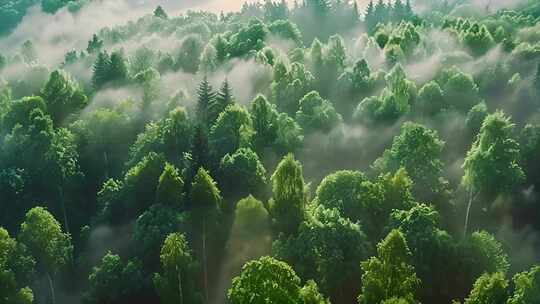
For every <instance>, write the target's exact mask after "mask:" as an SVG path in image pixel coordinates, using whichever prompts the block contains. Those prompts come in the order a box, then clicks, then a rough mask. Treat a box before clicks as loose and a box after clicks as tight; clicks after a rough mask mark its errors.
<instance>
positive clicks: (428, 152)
mask: <svg viewBox="0 0 540 304" xmlns="http://www.w3.org/2000/svg"><path fill="white" fill-rule="evenodd" d="M444 145H445V143H444V142H443V141H441V140H440V139H439V135H438V134H437V132H436V131H433V130H430V129H428V128H426V127H424V126H423V125H419V124H415V123H410V122H408V123H405V124H403V125H402V127H401V134H400V135H398V136H396V137H395V138H394V141H393V143H392V147H391V148H390V149H387V150H386V151H385V152H384V153H383V156H382V157H381V158H379V159H377V160H376V161H375V163H374V167H375V168H376V169H377V170H378V171H380V172H395V171H397V170H398V169H399V168H404V169H405V170H406V171H407V173H408V174H409V176H410V177H411V179H412V181H413V182H414V185H413V193H414V197H415V198H416V199H418V200H421V201H425V200H428V201H431V200H432V199H433V197H434V196H435V195H437V194H441V193H442V192H443V191H445V189H446V187H447V181H446V180H445V179H444V177H443V163H442V161H441V154H442V151H443V148H444Z"/></svg>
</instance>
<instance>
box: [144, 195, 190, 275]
mask: <svg viewBox="0 0 540 304" xmlns="http://www.w3.org/2000/svg"><path fill="white" fill-rule="evenodd" d="M182 223H183V218H182V216H181V214H180V213H178V212H177V211H176V210H174V209H172V208H170V207H167V206H163V205H154V206H152V207H150V209H148V210H147V211H145V212H144V213H143V214H141V215H140V216H139V217H138V218H137V221H136V222H135V227H134V229H133V240H134V241H135V244H136V248H137V249H136V251H137V253H138V256H139V257H141V259H142V261H143V262H145V263H146V264H149V265H151V266H155V265H157V264H158V263H157V262H158V261H157V256H158V254H157V253H158V251H159V247H160V245H161V244H162V243H163V241H164V240H165V237H166V236H167V235H168V234H170V233H173V232H175V231H178V230H179V229H180V228H181V227H182Z"/></svg>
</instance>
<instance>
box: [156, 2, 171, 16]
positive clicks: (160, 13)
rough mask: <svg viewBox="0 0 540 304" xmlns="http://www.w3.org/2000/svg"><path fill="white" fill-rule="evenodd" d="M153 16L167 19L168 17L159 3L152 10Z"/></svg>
mask: <svg viewBox="0 0 540 304" xmlns="http://www.w3.org/2000/svg"><path fill="white" fill-rule="evenodd" d="M154 16H155V17H158V18H161V19H168V18H169V15H167V13H166V12H165V10H164V9H163V7H161V5H158V7H156V9H155V10H154Z"/></svg>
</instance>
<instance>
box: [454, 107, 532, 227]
mask: <svg viewBox="0 0 540 304" xmlns="http://www.w3.org/2000/svg"><path fill="white" fill-rule="evenodd" d="M513 128H514V125H513V124H512V122H511V121H510V118H508V117H507V116H505V114H504V113H503V112H502V111H497V112H495V113H494V114H490V115H488V116H487V117H486V119H485V120H484V122H483V124H482V128H481V129H480V133H479V134H478V137H477V139H476V141H475V142H474V143H473V145H472V147H471V149H470V150H469V152H468V153H467V157H466V158H465V162H464V163H463V169H464V171H465V172H464V173H465V174H464V176H463V181H462V182H463V184H464V185H465V186H466V187H467V188H468V189H469V203H468V206H467V213H466V217H465V229H464V231H465V234H466V233H467V228H468V224H469V213H470V209H471V205H472V202H473V200H474V197H475V196H476V194H477V193H478V192H480V191H481V192H484V193H485V194H486V195H488V197H489V196H491V195H495V194H498V193H503V192H505V191H509V190H511V189H512V188H513V187H514V186H516V185H517V184H519V183H520V182H521V181H522V180H523V179H524V173H523V170H522V169H521V167H520V166H519V161H518V160H519V144H518V143H517V142H516V141H515V140H514V138H513V135H512V132H513Z"/></svg>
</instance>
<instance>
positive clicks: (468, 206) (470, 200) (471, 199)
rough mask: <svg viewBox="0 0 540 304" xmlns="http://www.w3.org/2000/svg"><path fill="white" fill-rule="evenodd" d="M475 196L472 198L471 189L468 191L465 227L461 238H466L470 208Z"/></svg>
mask: <svg viewBox="0 0 540 304" xmlns="http://www.w3.org/2000/svg"><path fill="white" fill-rule="evenodd" d="M475 198H476V195H474V197H473V188H472V186H471V188H470V189H469V203H468V204H467V213H466V214H465V227H464V228H463V237H466V236H467V229H468V228H469V217H470V213H471V207H472V203H473V201H474V199H475Z"/></svg>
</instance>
